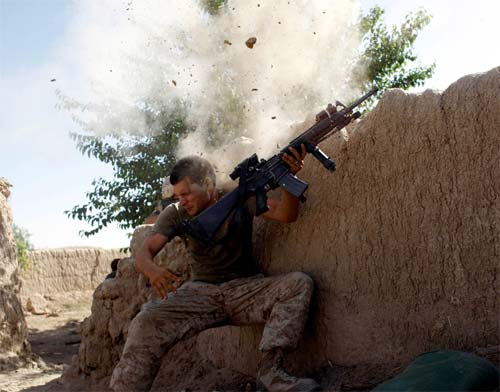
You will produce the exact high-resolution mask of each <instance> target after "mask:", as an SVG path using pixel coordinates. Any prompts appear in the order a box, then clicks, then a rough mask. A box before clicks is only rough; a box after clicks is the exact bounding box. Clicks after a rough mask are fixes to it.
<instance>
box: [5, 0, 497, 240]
mask: <svg viewBox="0 0 500 392" xmlns="http://www.w3.org/2000/svg"><path fill="white" fill-rule="evenodd" d="M131 3H132V2H130V1H120V0H116V1H115V4H117V7H116V12H122V13H125V12H126V7H128V4H131ZM172 3H175V2H173V1H172ZM99 4H101V3H100V2H98V1H97V0H73V1H72V0H0V86H1V87H0V110H1V112H0V176H2V177H5V178H7V180H8V181H9V182H10V183H11V184H12V185H13V188H12V193H11V196H10V198H9V202H10V205H11V207H12V211H13V217H14V222H15V223H16V224H17V225H19V226H21V227H23V228H25V229H27V230H28V231H29V232H30V233H31V242H32V243H33V244H34V246H35V247H36V248H55V247H65V246H98V247H104V248H115V247H126V246H128V243H129V239H128V237H127V232H124V231H121V230H119V229H118V228H116V227H109V228H108V229H106V230H104V231H103V232H102V233H99V234H98V235H96V236H93V237H91V238H82V237H81V236H79V234H78V232H79V230H81V229H84V228H86V227H87V226H86V224H85V223H83V222H80V221H74V220H71V219H69V218H67V217H66V215H65V214H64V210H67V209H70V208H71V207H72V206H74V205H76V204H81V203H83V202H85V192H86V191H89V190H90V189H91V185H90V184H91V181H92V179H93V178H96V177H110V176H111V175H112V171H111V168H110V167H108V166H107V165H104V164H102V163H100V162H99V161H97V160H95V159H89V158H87V157H84V156H82V155H81V154H80V153H79V152H78V151H77V150H76V148H75V144H74V142H73V141H72V140H71V139H70V137H69V132H78V131H80V128H79V126H78V125H77V124H76V123H75V122H74V121H73V120H72V118H71V116H70V114H69V113H68V112H67V111H64V110H61V109H58V108H57V104H58V102H59V100H58V98H57V96H56V90H59V91H61V92H62V93H63V94H65V95H68V96H72V97H76V98H78V99H81V100H82V101H85V98H86V97H87V94H88V88H87V87H88V84H89V83H90V82H89V80H88V75H87V74H86V73H85V71H84V68H82V62H83V61H82V59H83V58H84V59H85V60H84V62H86V63H87V67H88V64H92V63H93V61H94V60H95V61H96V62H98V60H100V58H95V59H94V58H92V56H93V55H94V56H95V55H96V54H93V53H92V50H89V51H88V53H87V52H85V51H84V49H85V47H84V46H82V43H81V42H80V40H79V39H78V37H79V36H78V35H76V32H79V33H80V34H82V31H83V32H85V26H86V24H85V23H88V21H86V20H85V14H84V13H82V9H83V8H85V7H93V9H94V11H95V10H96V9H97V11H99V7H100V5H99ZM375 5H380V6H381V7H382V8H384V9H385V11H386V16H385V20H386V22H387V23H388V24H389V25H390V24H394V23H396V24H399V23H401V22H402V21H403V19H404V16H405V15H406V14H407V13H408V12H410V11H415V10H417V9H419V7H422V8H424V9H425V10H427V11H428V12H429V13H430V14H431V15H432V16H433V18H432V20H431V23H430V24H429V25H428V26H427V27H426V28H425V29H424V30H423V31H422V32H421V33H420V34H419V37H418V39H417V41H416V42H415V52H416V54H417V56H418V60H419V62H420V63H421V64H423V65H428V64H430V63H432V62H435V63H436V71H435V74H434V76H433V77H432V78H431V79H429V80H427V81H426V83H425V85H424V86H423V87H419V88H417V89H415V91H417V92H418V91H423V90H425V89H427V88H431V89H438V90H444V89H446V88H447V87H448V86H449V85H450V84H451V83H453V82H454V81H456V80H457V79H459V78H460V77H462V76H465V75H467V74H471V73H477V72H484V71H488V70H489V69H491V68H493V67H496V66H499V65H500V51H499V50H496V46H497V44H496V41H497V37H499V36H500V24H499V23H498V20H497V19H498V15H500V1H499V0H477V1H476V2H474V3H473V7H472V6H471V3H470V2H469V1H464V0H454V1H452V0H439V1H437V0H412V1H405V0H399V1H396V0H383V1H382V0H380V1H376V0H361V1H360V7H361V9H362V10H363V11H367V10H368V9H370V8H371V7H373V6H375ZM108 8H109V7H108ZM472 8H473V9H472ZM113 11H115V10H113ZM124 15H126V14H124ZM87 17H88V15H87ZM108 17H109V24H110V26H109V30H107V29H102V26H105V27H106V22H107V19H106V18H108ZM102 18H103V20H102V21H101V30H102V31H98V32H97V34H110V31H111V32H112V31H113V28H114V27H113V26H111V24H112V23H113V22H112V20H113V19H112V17H110V16H109V15H107V14H105V13H104V12H103V15H102ZM93 34H96V32H95V31H93ZM83 35H85V34H84V33H83ZM99 56H106V53H105V52H104V54H102V53H100V54H99ZM54 79H55V80H54Z"/></svg>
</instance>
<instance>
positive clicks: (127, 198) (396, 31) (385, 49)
mask: <svg viewBox="0 0 500 392" xmlns="http://www.w3.org/2000/svg"><path fill="white" fill-rule="evenodd" d="M202 4H204V6H205V8H206V10H207V12H208V13H209V14H211V15H219V16H220V12H219V11H220V10H221V9H223V8H224V7H225V6H226V5H227V1H226V0H202ZM383 14H384V10H383V9H382V8H380V7H375V8H372V9H371V10H370V11H369V12H368V13H367V14H366V15H361V16H360V19H359V22H358V26H359V29H360V31H361V34H362V37H363V39H362V46H361V48H359V56H358V60H357V64H356V65H355V67H354V68H355V72H353V76H352V78H351V80H349V81H348V82H349V83H350V84H351V85H353V86H355V87H357V88H358V89H360V90H361V91H363V92H366V91H368V90H369V89H370V88H372V87H373V86H377V87H378V88H379V89H380V91H379V93H378V95H377V97H380V94H382V92H383V91H384V90H385V89H387V88H388V87H395V88H402V89H408V88H410V87H414V86H419V85H421V84H423V82H424V81H425V80H426V79H428V78H429V77H431V76H432V74H433V72H434V67H435V65H434V64H432V65H430V66H426V67H421V66H416V67H413V68H412V65H413V63H414V62H415V61H416V59H417V56H416V55H415V54H414V53H413V44H414V42H415V39H416V38H417V35H418V33H419V32H420V31H421V30H422V29H423V28H424V27H425V26H426V25H427V24H428V23H429V21H430V16H429V15H428V14H427V13H426V12H425V11H423V10H420V11H418V12H417V13H415V14H409V15H407V16H406V18H405V21H404V23H403V24H402V25H401V26H399V27H398V26H393V27H392V28H390V29H389V28H387V26H386V25H385V24H384V21H383ZM375 99H376V98H375V97H373V99H372V100H370V101H368V102H367V103H366V104H365V105H364V108H365V109H367V108H370V105H373V103H374V102H375ZM62 101H63V106H65V107H66V109H75V108H78V109H80V110H82V111H88V110H89V107H88V105H80V104H78V103H75V102H74V101H71V100H69V99H68V98H66V97H62ZM174 105H177V106H176V108H174V109H173V110H172V108H165V107H162V106H161V105H158V103H156V102H142V103H140V104H139V105H137V107H136V110H139V111H142V112H143V114H144V115H145V117H146V118H147V119H148V122H149V124H150V126H149V131H148V134H146V135H137V134H134V132H133V131H131V132H128V136H122V135H123V133H120V132H116V130H112V129H111V130H109V132H108V133H107V136H96V135H95V134H93V133H92V129H93V128H92V124H90V123H86V122H83V121H80V120H79V123H80V125H81V126H82V127H83V128H84V130H86V131H87V132H86V134H72V137H73V139H74V140H75V141H76V143H77V148H78V149H79V150H80V151H81V152H82V153H83V154H87V155H88V156H89V157H91V156H92V157H94V158H97V159H99V160H100V161H102V162H105V163H109V164H110V165H112V166H113V170H114V178H113V179H112V180H105V179H102V178H99V179H96V180H94V181H93V182H92V186H93V187H94V188H93V190H91V191H89V192H87V193H86V197H87V199H88V202H87V203H85V204H82V205H77V206H75V207H73V208H72V209H71V210H68V211H66V214H67V215H68V216H69V217H71V218H73V219H78V220H80V221H84V222H87V223H89V224H90V225H91V229H89V230H82V231H81V232H80V233H81V234H82V235H85V236H87V237H88V236H91V235H94V234H96V233H98V232H99V231H100V230H102V229H103V228H104V227H106V226H108V225H109V224H110V223H112V222H113V223H117V224H118V226H119V227H120V228H122V229H128V228H133V227H135V226H137V225H139V224H142V223H143V222H144V220H145V218H146V217H147V216H148V215H150V214H151V212H152V211H153V209H154V207H155V204H156V203H157V202H158V201H159V200H160V199H161V191H160V189H161V182H162V178H163V177H164V176H165V173H168V172H169V171H170V169H171V167H172V166H173V164H174V161H175V156H174V152H175V150H176V147H177V145H178V142H179V140H180V138H181V137H182V136H184V135H186V134H187V133H188V132H190V129H189V127H188V126H187V121H186V111H187V109H186V107H184V106H183V105H182V104H180V103H174ZM230 106H234V110H238V108H239V105H237V104H235V105H230ZM91 109H92V108H91ZM93 110H95V111H97V112H100V114H101V116H110V115H112V113H108V112H107V111H106V110H107V109H106V105H102V106H101V107H98V108H96V107H93ZM235 136H236V135H235ZM208 137H209V138H210V130H209V132H208ZM212 142H214V143H217V142H218V140H214V141H212Z"/></svg>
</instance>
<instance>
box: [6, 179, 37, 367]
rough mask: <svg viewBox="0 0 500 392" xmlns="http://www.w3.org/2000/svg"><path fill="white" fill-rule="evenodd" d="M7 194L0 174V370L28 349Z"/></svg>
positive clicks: (8, 189)
mask: <svg viewBox="0 0 500 392" xmlns="http://www.w3.org/2000/svg"><path fill="white" fill-rule="evenodd" d="M9 195H10V184H9V183H8V182H7V180H5V179H4V178H2V177H0V370H2V369H3V368H6V367H8V366H16V365H17V364H20V363H22V362H23V360H24V359H26V358H27V356H28V355H29V353H30V351H31V350H30V347H29V344H28V343H27V341H26V338H27V332H28V331H27V327H26V321H25V319H24V314H23V311H22V308H21V303H20V300H19V289H20V286H21V282H20V280H19V266H18V262H17V255H16V245H15V242H14V238H13V234H12V211H11V209H10V207H9V204H8V202H7V199H8V197H9Z"/></svg>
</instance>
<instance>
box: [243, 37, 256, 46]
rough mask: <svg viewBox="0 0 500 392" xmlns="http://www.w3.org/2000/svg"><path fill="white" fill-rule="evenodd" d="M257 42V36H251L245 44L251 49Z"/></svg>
mask: <svg viewBox="0 0 500 392" xmlns="http://www.w3.org/2000/svg"><path fill="white" fill-rule="evenodd" d="M256 43H257V38H255V37H250V38H248V39H247V40H246V41H245V45H246V46H247V48H249V49H253V46H254V45H255V44H256Z"/></svg>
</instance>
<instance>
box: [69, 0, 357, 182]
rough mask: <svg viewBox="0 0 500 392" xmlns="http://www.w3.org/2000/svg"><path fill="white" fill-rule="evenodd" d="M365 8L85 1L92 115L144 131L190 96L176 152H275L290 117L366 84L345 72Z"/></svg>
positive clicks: (79, 24) (221, 157) (76, 38)
mask: <svg viewBox="0 0 500 392" xmlns="http://www.w3.org/2000/svg"><path fill="white" fill-rule="evenodd" d="M359 12H360V9H359V4H358V2H357V1H353V0H333V1H332V0H312V1H311V0H309V1H305V0H304V1H287V0H275V1H272V2H270V1H266V2H265V1H262V0H257V1H248V0H234V1H231V0H230V1H228V2H227V3H226V4H225V5H224V6H223V7H222V8H221V9H220V10H219V12H217V14H215V15H212V14H210V13H209V12H207V10H206V8H205V7H204V6H203V5H202V2H200V1H194V0H184V1H175V2H174V1H168V2H167V1H164V0H148V1H140V2H139V1H106V2H95V1H86V2H81V3H79V5H78V6H77V12H76V14H75V17H74V26H73V31H72V33H73V38H72V39H73V42H74V43H75V44H76V47H77V49H78V50H77V52H78V56H79V61H80V63H81V64H82V72H83V73H84V74H85V78H86V79H87V80H89V81H91V86H92V94H93V96H94V97H95V98H93V99H94V100H95V101H97V102H100V104H99V105H95V106H94V107H93V111H92V113H93V115H94V117H89V118H87V119H86V120H85V122H84V125H85V127H87V128H88V129H92V130H93V131H94V132H96V133H101V134H106V133H109V132H112V133H118V134H120V133H139V134H140V133H144V134H146V133H148V132H151V131H152V130H153V131H154V130H155V129H158V127H159V126H160V125H159V124H160V120H161V118H164V115H165V113H168V112H169V111H173V110H178V109H179V107H182V108H183V110H185V112H186V113H187V119H188V122H189V124H190V125H191V126H192V127H193V128H195V132H193V133H191V134H190V135H189V136H188V137H187V138H185V139H184V140H183V141H182V142H181V143H180V146H179V150H178V155H179V156H184V155H187V154H199V155H203V156H205V157H208V158H209V159H210V160H211V161H212V162H214V163H215V164H216V166H217V167H218V168H219V172H220V173H221V174H223V175H224V174H225V173H227V171H228V170H230V169H231V168H232V167H233V166H234V165H235V164H237V163H238V162H239V161H240V160H241V159H243V158H245V157H246V156H248V155H250V154H251V153H253V152H257V153H258V154H259V156H261V157H268V156H269V155H270V154H272V153H274V152H275V151H276V150H277V149H278V148H279V146H280V145H283V144H284V143H286V141H287V140H288V139H290V137H291V132H292V131H291V129H292V127H291V125H292V124H296V123H298V122H301V121H303V120H304V119H305V118H306V117H308V116H309V117H310V116H311V114H315V113H316V112H317V111H318V110H320V109H321V108H322V107H324V106H326V104H327V103H328V102H332V101H335V100H336V99H339V100H349V99H351V98H353V97H354V96H355V95H357V94H358V93H359V91H352V90H351V89H350V87H349V86H348V84H347V82H346V81H347V79H348V77H349V75H350V73H351V71H352V68H353V66H354V63H355V61H356V56H357V54H358V51H357V48H359V45H360V36H359V34H358V32H357V30H356V28H355V22H356V20H357V17H358V16H359ZM145 113H147V115H145ZM160 113H163V117H162V116H160ZM221 146H222V147H221Z"/></svg>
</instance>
